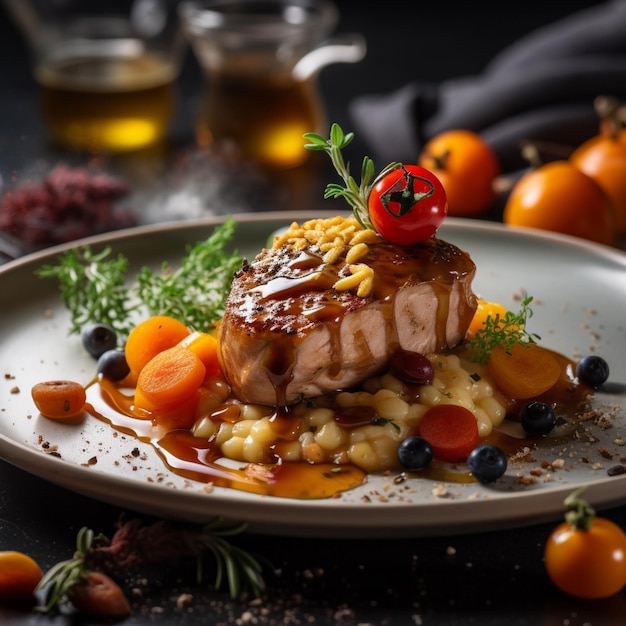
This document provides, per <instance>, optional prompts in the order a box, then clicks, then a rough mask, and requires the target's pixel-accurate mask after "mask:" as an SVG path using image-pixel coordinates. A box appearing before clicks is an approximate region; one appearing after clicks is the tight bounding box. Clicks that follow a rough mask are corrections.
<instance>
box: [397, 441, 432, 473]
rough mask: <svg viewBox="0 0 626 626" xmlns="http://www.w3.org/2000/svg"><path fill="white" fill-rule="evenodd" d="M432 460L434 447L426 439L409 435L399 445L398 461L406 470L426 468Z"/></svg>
mask: <svg viewBox="0 0 626 626" xmlns="http://www.w3.org/2000/svg"><path fill="white" fill-rule="evenodd" d="M432 460H433V449H432V447H431V445H430V444H429V443H428V441H426V439H422V438H421V437H407V438H406V439H403V440H402V441H401V442H400V445H399V446H398V461H400V465H402V467H404V469H406V470H409V471H412V470H421V469H424V468H425V467H428V466H429V465H430V462H431V461H432Z"/></svg>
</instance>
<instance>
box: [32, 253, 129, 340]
mask: <svg viewBox="0 0 626 626" xmlns="http://www.w3.org/2000/svg"><path fill="white" fill-rule="evenodd" d="M111 255H112V249H111V248H110V247H109V246H107V247H105V248H104V249H103V250H102V251H100V252H97V253H96V252H94V251H93V250H92V249H91V248H90V247H89V246H85V247H82V248H72V249H71V250H68V251H67V252H65V253H64V254H63V255H62V256H60V257H59V259H58V264H57V265H51V264H46V265H43V266H42V267H40V268H39V269H38V270H37V271H36V272H35V274H36V275H37V276H39V277H40V278H56V279H57V281H58V283H59V289H60V292H61V298H62V299H63V302H64V303H65V307H66V308H67V309H68V310H69V311H70V313H71V316H72V317H71V326H70V334H79V333H80V331H81V328H82V327H83V326H84V325H85V324H87V323H88V322H92V321H93V322H101V323H103V324H109V325H110V326H112V327H113V328H115V329H116V330H118V331H120V332H121V333H126V332H128V331H129V329H130V324H129V322H128V320H129V317H130V315H131V312H132V308H133V307H131V306H129V303H128V290H127V288H126V285H125V282H126V275H127V273H128V259H127V258H126V257H125V256H123V255H121V254H118V255H117V256H114V257H112V256H111Z"/></svg>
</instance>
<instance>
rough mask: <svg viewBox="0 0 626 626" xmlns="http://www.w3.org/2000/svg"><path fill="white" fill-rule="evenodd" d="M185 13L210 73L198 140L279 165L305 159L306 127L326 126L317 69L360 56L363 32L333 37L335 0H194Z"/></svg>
mask: <svg viewBox="0 0 626 626" xmlns="http://www.w3.org/2000/svg"><path fill="white" fill-rule="evenodd" d="M180 17H181V24H182V28H183V31H184V32H185V33H186V35H187V37H188V40H189V42H190V44H191V47H192V49H193V50H194V52H195V53H196V56H197V58H198V61H199V63H200V65H201V67H202V69H203V70H204V73H205V75H206V85H205V93H204V96H203V99H202V103H201V107H200V109H201V110H200V113H199V118H198V122H197V125H196V136H197V141H198V143H199V145H200V146H202V147H208V146H211V147H212V148H213V149H215V150H216V151H217V152H218V153H220V154H224V155H226V156H232V157H234V158H238V159H244V160H249V161H252V162H255V163H259V164H262V165H266V166H270V167H273V168H279V169H284V168H289V167H294V166H296V165H299V164H301V163H302V162H303V161H304V160H305V159H306V158H307V151H306V150H305V149H304V148H303V145H304V140H303V138H302V136H303V134H304V133H307V132H318V133H325V132H327V129H326V128H325V125H326V119H325V110H324V105H323V102H322V99H321V97H320V94H319V93H318V88H317V75H318V73H319V70H320V69H321V68H322V67H324V66H326V65H329V64H332V63H338V62H345V63H354V62H357V61H360V60H361V59H362V58H363V56H364V55H365V42H364V40H363V38H362V37H361V36H359V35H344V36H335V37H332V38H330V39H329V38H328V37H329V35H330V34H331V32H332V31H333V29H334V28H335V26H336V25H337V22H338V17H339V15H338V9H337V7H336V6H335V5H334V4H333V3H332V2H330V1H329V0H318V1H315V0H188V1H184V2H182V3H181V5H180Z"/></svg>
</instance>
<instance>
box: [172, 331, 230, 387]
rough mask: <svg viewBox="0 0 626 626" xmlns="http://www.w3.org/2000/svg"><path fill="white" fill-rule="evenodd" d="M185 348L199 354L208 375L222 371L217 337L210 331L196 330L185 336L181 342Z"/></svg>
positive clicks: (180, 344)
mask: <svg viewBox="0 0 626 626" xmlns="http://www.w3.org/2000/svg"><path fill="white" fill-rule="evenodd" d="M178 345H179V346H182V347H184V348H188V349H189V350H191V351H192V352H194V353H195V354H197V355H198V358H199V359H200V360H201V361H202V362H203V363H204V367H206V375H207V376H209V375H215V374H218V373H219V371H220V366H219V361H218V358H217V339H216V338H215V337H214V336H213V335H210V334H209V333H203V332H201V331H194V332H192V333H190V334H189V335H188V336H187V337H185V338H184V339H183V340H182V341H181V342H180V343H179V344H178Z"/></svg>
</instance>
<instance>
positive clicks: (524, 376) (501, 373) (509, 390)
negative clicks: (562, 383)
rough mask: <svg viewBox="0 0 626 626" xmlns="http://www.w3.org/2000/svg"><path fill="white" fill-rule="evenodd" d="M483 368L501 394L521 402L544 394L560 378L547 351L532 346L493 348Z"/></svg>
mask: <svg viewBox="0 0 626 626" xmlns="http://www.w3.org/2000/svg"><path fill="white" fill-rule="evenodd" d="M487 368H488V370H489V375H490V376H491V378H492V379H493V382H494V383H495V385H496V386H497V387H498V389H500V391H502V393H504V394H505V395H507V396H509V397H510V398H516V399H522V400H523V399H527V398H533V397H534V396H538V395H540V394H542V393H544V392H546V391H548V389H550V388H551V387H553V386H554V385H555V384H556V382H557V381H558V380H559V377H560V376H561V366H560V365H559V362H558V361H557V359H556V358H555V357H554V356H553V355H552V353H551V352H550V350H546V349H545V348H542V347H541V346H538V345H537V344H534V343H530V344H521V343H516V344H514V345H513V347H512V348H508V349H507V348H505V347H504V346H497V347H495V348H494V349H493V350H492V351H491V354H490V355H489V360H488V361H487Z"/></svg>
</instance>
